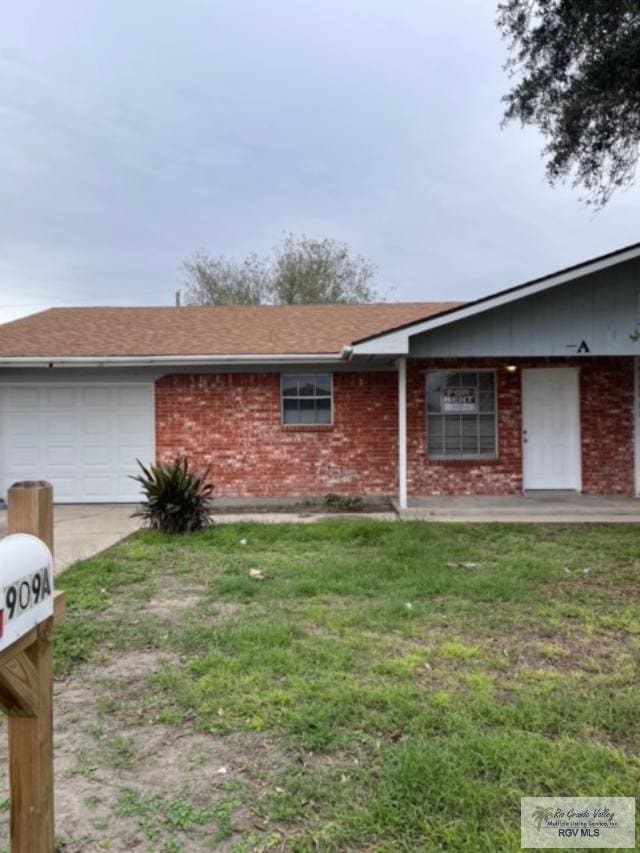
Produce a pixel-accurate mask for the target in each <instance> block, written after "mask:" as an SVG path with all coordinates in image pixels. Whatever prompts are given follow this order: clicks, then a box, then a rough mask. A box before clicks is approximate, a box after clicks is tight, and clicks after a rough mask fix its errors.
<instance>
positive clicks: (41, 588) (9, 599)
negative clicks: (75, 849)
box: [0, 482, 64, 853]
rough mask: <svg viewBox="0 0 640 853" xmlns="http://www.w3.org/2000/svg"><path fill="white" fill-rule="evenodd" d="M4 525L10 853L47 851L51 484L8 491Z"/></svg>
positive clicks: (55, 600) (60, 612) (50, 817)
mask: <svg viewBox="0 0 640 853" xmlns="http://www.w3.org/2000/svg"><path fill="white" fill-rule="evenodd" d="M7 526H8V532H9V534H10V535H9V536H8V537H7V538H5V539H3V540H1V541H0V619H1V620H2V621H1V622H0V708H1V709H2V710H3V711H4V712H5V713H6V714H7V715H8V717H9V722H8V729H9V781H10V789H11V850H12V851H13V853H52V851H53V849H54V837H55V831H54V810H53V671H52V664H53V646H52V633H53V627H54V625H57V624H58V623H59V622H61V621H62V619H63V617H64V594H63V593H54V591H53V562H52V553H53V490H52V488H51V486H50V485H49V484H48V483H43V482H27V483H16V484H15V485H13V486H12V487H11V488H10V489H9V500H8V525H7ZM11 534H31V535H29V536H12V535H11ZM33 537H37V539H38V540H41V541H37V540H36V539H34V538H33ZM43 543H44V545H43ZM45 546H46V547H45ZM3 635H4V636H3Z"/></svg>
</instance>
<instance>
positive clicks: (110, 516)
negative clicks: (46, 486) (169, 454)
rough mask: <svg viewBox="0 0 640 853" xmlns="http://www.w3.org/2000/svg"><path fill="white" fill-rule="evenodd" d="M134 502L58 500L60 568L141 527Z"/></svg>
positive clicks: (2, 520) (0, 530)
mask: <svg viewBox="0 0 640 853" xmlns="http://www.w3.org/2000/svg"><path fill="white" fill-rule="evenodd" d="M134 510H135V506H134V505H132V504H84V505H80V504H57V505H56V506H55V507H54V514H53V541H54V552H55V561H56V572H59V571H61V570H62V569H64V568H65V567H66V566H68V565H69V564H70V563H75V562H76V560H86V559H87V558H88V557H93V555H94V554H98V553H99V552H100V551H104V549H105V548H109V547H110V546H111V545H115V543H116V542H119V541H120V539H123V538H124V537H125V536H128V535H129V534H130V533H133V532H134V530H137V529H138V528H139V527H140V519H138V518H131V514H132V513H133V512H134ZM6 533H7V513H6V510H3V511H2V512H0V536H5V535H6Z"/></svg>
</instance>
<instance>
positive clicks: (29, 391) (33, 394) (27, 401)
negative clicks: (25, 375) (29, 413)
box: [5, 387, 41, 409]
mask: <svg viewBox="0 0 640 853" xmlns="http://www.w3.org/2000/svg"><path fill="white" fill-rule="evenodd" d="M5 393H6V402H7V404H8V407H9V408H17V407H21V408H29V409H38V408H39V407H40V405H41V389H40V388H28V387H25V388H19V387H12V388H8V389H7V391H6V392H5Z"/></svg>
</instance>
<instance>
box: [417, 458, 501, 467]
mask: <svg viewBox="0 0 640 853" xmlns="http://www.w3.org/2000/svg"><path fill="white" fill-rule="evenodd" d="M499 461H500V459H499V457H497V456H436V457H433V456H427V462H428V463H429V464H430V465H450V464H453V465H465V464H466V465H468V464H472V465H495V464H496V462H499Z"/></svg>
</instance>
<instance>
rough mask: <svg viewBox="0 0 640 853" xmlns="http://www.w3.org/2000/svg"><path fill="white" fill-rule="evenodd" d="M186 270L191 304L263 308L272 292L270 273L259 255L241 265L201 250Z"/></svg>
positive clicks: (186, 265) (188, 299)
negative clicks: (260, 306) (270, 289)
mask: <svg viewBox="0 0 640 853" xmlns="http://www.w3.org/2000/svg"><path fill="white" fill-rule="evenodd" d="M182 269H183V272H184V273H185V276H186V282H185V283H186V285H187V293H186V297H187V302H188V303H190V304H191V305H229V304H237V305H259V304H260V303H261V302H263V301H264V300H265V299H266V297H267V295H268V292H269V287H270V271H269V269H268V267H267V266H266V264H265V261H264V260H263V259H262V258H260V257H258V255H255V254H250V255H247V257H246V258H244V260H242V261H239V262H238V261H233V260H229V259H227V258H224V257H217V258H216V257H211V256H209V255H207V254H206V253H205V252H204V251H202V250H200V251H199V252H196V253H195V254H194V255H193V256H192V257H191V258H189V259H188V260H186V261H185V262H184V263H183V265H182Z"/></svg>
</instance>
